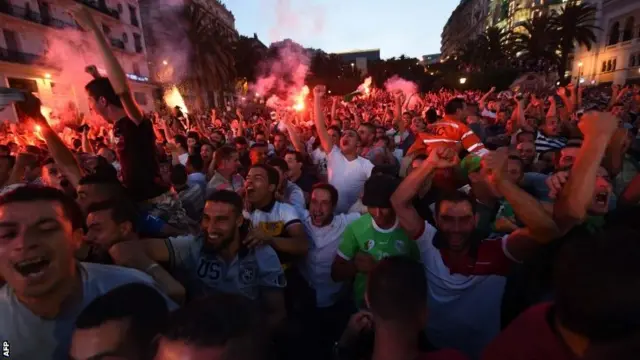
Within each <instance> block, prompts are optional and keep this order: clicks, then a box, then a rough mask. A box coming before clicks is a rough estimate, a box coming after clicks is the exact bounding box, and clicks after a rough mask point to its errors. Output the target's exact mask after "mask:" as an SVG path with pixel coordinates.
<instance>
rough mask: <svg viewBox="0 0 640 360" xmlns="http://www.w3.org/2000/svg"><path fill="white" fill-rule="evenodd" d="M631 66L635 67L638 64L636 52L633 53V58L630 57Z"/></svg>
mask: <svg viewBox="0 0 640 360" xmlns="http://www.w3.org/2000/svg"><path fill="white" fill-rule="evenodd" d="M629 66H630V67H635V66H636V55H635V54H633V55H631V58H630V59H629Z"/></svg>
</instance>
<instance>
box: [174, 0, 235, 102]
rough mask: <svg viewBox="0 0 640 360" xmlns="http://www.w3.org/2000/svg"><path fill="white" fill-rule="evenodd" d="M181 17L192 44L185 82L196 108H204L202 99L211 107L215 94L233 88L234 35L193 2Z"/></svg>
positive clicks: (213, 15)
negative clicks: (190, 89) (204, 98)
mask: <svg viewBox="0 0 640 360" xmlns="http://www.w3.org/2000/svg"><path fill="white" fill-rule="evenodd" d="M184 17H185V20H186V23H187V29H186V35H187V38H188V40H189V43H190V45H191V51H190V52H189V56H188V59H187V66H188V70H189V72H190V74H189V76H188V77H187V78H186V79H185V83H186V85H187V86H189V87H191V88H192V89H193V90H194V93H195V98H196V102H197V105H198V106H199V107H200V108H201V109H203V108H204V104H203V103H202V97H203V96H206V97H207V98H208V100H209V104H210V105H211V104H213V102H214V99H213V94H214V93H215V92H217V91H224V90H226V89H229V88H230V87H232V84H233V80H234V79H235V73H236V71H235V64H234V58H233V49H234V44H235V41H236V40H235V39H236V36H237V34H235V33H234V30H232V29H229V28H227V27H226V26H225V25H224V24H222V23H221V22H220V21H219V20H218V17H217V16H216V15H215V14H213V13H211V12H210V10H208V9H207V8H206V7H204V6H203V5H201V4H200V3H198V2H195V1H191V0H190V1H187V3H186V6H185V7H184ZM180 50H181V49H176V51H180Z"/></svg>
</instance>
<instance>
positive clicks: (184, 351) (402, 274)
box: [0, 10, 640, 360]
mask: <svg viewBox="0 0 640 360" xmlns="http://www.w3.org/2000/svg"><path fill="white" fill-rule="evenodd" d="M75 17H76V20H77V21H78V23H79V24H80V25H81V26H83V28H85V29H86V30H88V31H89V32H90V33H92V34H93V36H94V37H95V39H96V41H97V43H98V45H99V49H100V52H101V55H102V57H103V59H104V63H105V67H106V69H107V72H108V74H109V75H108V78H107V77H100V76H99V75H96V76H95V79H94V80H92V81H91V82H89V83H88V84H87V85H86V91H87V94H88V98H89V103H90V107H91V111H92V113H94V114H96V115H97V116H99V117H101V118H102V119H103V120H104V121H105V124H106V125H105V126H103V127H99V126H95V125H94V124H85V125H83V126H81V127H80V128H79V129H69V128H66V129H59V128H58V129H56V128H52V127H51V125H50V124H49V123H48V122H47V120H46V118H45V117H44V116H43V115H42V113H41V109H40V102H39V100H38V99H37V98H35V97H33V96H31V95H29V94H27V95H26V97H27V98H26V100H25V101H24V102H23V103H22V104H21V105H20V108H21V111H20V114H21V116H22V117H23V119H21V122H20V123H19V124H17V125H12V127H11V136H9V135H7V131H5V134H4V140H5V141H4V144H2V145H0V183H1V184H2V192H1V194H0V342H1V343H2V354H1V356H3V357H5V358H11V359H25V360H37V359H76V360H88V359H131V360H133V359H143V360H144V359H158V360H164V359H166V360H169V359H239V360H254V359H374V360H387V359H389V360H390V359H394V360H395V359H398V360H414V359H422V360H440V359H442V360H445V359H452V360H458V359H460V360H462V359H482V360H507V359H522V360H524V359H527V360H538V359H540V360H543V359H544V360H574V359H587V360H604V359H637V358H638V354H640V346H639V344H640V310H638V309H639V308H640V307H639V306H638V304H640V261H638V259H640V242H639V241H638V239H639V238H638V237H637V236H639V235H638V231H640V228H639V227H638V223H637V222H636V221H635V220H636V219H637V218H636V216H638V215H640V212H638V208H637V204H638V202H639V201H640V173H639V171H640V152H639V151H640V147H639V146H640V143H639V142H638V141H637V140H636V139H637V130H638V126H640V123H638V120H640V118H638V115H639V114H640V87H637V86H635V87H631V86H627V87H619V86H613V87H612V88H611V89H605V88H602V87H593V88H585V87H582V86H573V85H571V84H570V85H568V86H565V87H557V89H556V90H554V92H553V93H549V92H547V93H546V94H542V93H540V92H538V93H511V92H509V91H506V92H502V93H496V90H495V89H491V90H490V91H489V92H487V93H484V94H483V93H481V92H479V91H463V92H460V91H447V90H440V91H438V92H432V93H427V94H413V95H410V96H405V95H403V94H402V93H390V92H386V91H383V90H374V91H372V92H371V94H365V95H363V96H360V97H358V98H356V99H355V100H353V101H350V102H345V101H342V99H339V98H335V97H330V96H328V94H327V90H326V88H325V87H324V86H321V85H319V86H316V87H315V88H314V89H313V91H312V92H311V94H310V99H309V101H308V103H307V104H306V105H307V106H306V107H303V109H298V111H294V110H288V109H284V108H281V109H276V111H272V112H269V111H270V110H265V109H262V108H257V107H254V108H250V107H243V106H236V105H232V104H229V105H228V106H226V107H225V108H224V109H217V110H216V109H214V110H212V111H211V112H210V113H209V114H206V115H199V116H193V115H185V114H183V113H182V112H181V109H179V108H176V109H173V112H172V113H171V114H164V115H159V114H153V115H151V116H146V115H145V114H143V113H142V112H141V110H140V109H139V107H138V106H137V104H136V102H135V100H134V98H133V96H132V94H131V91H130V89H129V86H128V83H127V78H126V75H125V73H124V71H123V70H122V68H121V67H120V65H119V64H118V62H117V60H116V59H115V57H114V56H113V54H112V53H111V50H110V47H109V46H108V44H107V43H106V42H105V40H104V37H103V35H102V33H101V30H100V28H99V27H98V25H96V23H95V22H94V21H93V19H92V18H91V15H90V14H89V13H88V12H87V11H86V10H78V11H77V12H76V13H75ZM250 109H251V110H250ZM34 126H35V127H37V128H38V129H39V130H38V131H37V134H36V135H37V136H35V135H33V134H31V135H30V137H29V134H25V133H28V132H29V131H28V130H27V129H33V128H34ZM21 133H22V135H20V134H21ZM21 139H22V140H21Z"/></svg>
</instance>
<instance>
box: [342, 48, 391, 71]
mask: <svg viewBox="0 0 640 360" xmlns="http://www.w3.org/2000/svg"><path fill="white" fill-rule="evenodd" d="M336 55H338V56H340V58H341V59H342V61H344V62H345V63H348V64H351V66H353V67H355V68H356V69H358V71H360V73H361V74H367V73H368V72H369V62H370V61H378V60H380V49H370V50H353V51H347V52H339V53H336Z"/></svg>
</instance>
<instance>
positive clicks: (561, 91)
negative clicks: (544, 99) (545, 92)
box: [550, 86, 567, 97]
mask: <svg viewBox="0 0 640 360" xmlns="http://www.w3.org/2000/svg"><path fill="white" fill-rule="evenodd" d="M556 94H558V96H562V97H564V96H567V90H566V89H565V88H563V87H562V86H561V87H559V88H558V90H556ZM550 97H553V96H550Z"/></svg>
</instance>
